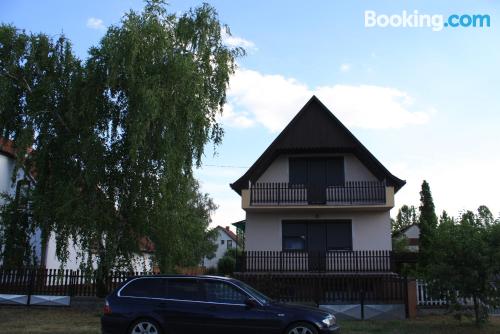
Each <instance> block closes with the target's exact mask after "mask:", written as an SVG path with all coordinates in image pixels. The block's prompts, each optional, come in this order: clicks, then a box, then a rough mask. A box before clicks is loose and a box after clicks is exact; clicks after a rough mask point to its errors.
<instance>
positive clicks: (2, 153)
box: [0, 137, 42, 265]
mask: <svg viewBox="0 0 500 334" xmlns="http://www.w3.org/2000/svg"><path fill="white" fill-rule="evenodd" d="M15 165H16V149H15V145H14V143H13V142H12V141H11V140H7V139H4V138H1V137H0V206H2V205H4V204H5V201H6V200H5V198H4V197H3V196H9V197H12V198H19V195H20V194H21V193H23V192H27V191H28V190H29V188H30V187H33V186H34V184H35V181H34V178H33V176H32V175H31V174H30V173H29V172H26V171H24V170H23V169H18V170H17V173H16V175H14V169H15ZM22 205H23V206H29V202H28V203H24V204H22ZM0 229H2V225H0ZM2 232H3V231H1V230H0V233H2ZM2 247H3V245H2V243H0V253H2V251H3V248H2ZM29 247H30V248H31V250H30V253H31V256H30V258H31V261H32V262H33V264H40V262H41V259H42V245H41V232H40V230H36V231H35V233H34V234H33V235H32V236H31V237H30V240H29ZM1 264H2V263H1V259H0V265H1Z"/></svg>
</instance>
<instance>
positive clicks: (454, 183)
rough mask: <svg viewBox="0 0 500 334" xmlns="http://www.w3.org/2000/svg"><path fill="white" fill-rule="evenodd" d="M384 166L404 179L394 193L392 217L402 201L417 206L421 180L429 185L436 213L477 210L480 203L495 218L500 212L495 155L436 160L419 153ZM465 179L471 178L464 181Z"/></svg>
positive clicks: (498, 167) (498, 162) (499, 166)
mask: <svg viewBox="0 0 500 334" xmlns="http://www.w3.org/2000/svg"><path fill="white" fill-rule="evenodd" d="M405 160H407V159H406V158H405ZM387 167H388V168H389V170H390V171H391V172H393V173H394V174H395V175H397V176H401V177H403V178H405V179H406V181H407V183H406V185H405V186H404V187H403V188H402V189H401V190H400V191H399V192H398V193H397V194H396V203H395V204H396V205H395V209H394V210H393V211H392V212H391V215H392V216H395V215H396V214H397V210H398V209H399V207H401V205H403V204H408V205H415V206H416V207H418V205H419V201H420V197H419V192H420V187H421V184H422V181H423V180H424V179H425V180H427V181H428V182H429V185H430V187H431V192H432V197H433V199H434V204H435V205H436V213H437V214H438V216H439V215H440V214H441V212H442V211H443V210H446V211H447V212H448V214H450V215H453V216H457V215H458V214H459V213H460V212H462V211H464V210H472V211H476V210H477V208H478V207H479V206H480V205H486V206H488V207H489V208H490V210H491V211H492V212H493V215H494V216H495V217H497V216H499V215H500V205H499V204H498V201H497V200H496V199H497V198H498V189H499V188H500V178H494V177H493V178H492V177H491V175H496V174H497V171H498V170H500V159H498V158H497V157H484V156H483V157H481V156H460V157H456V158H448V159H441V160H438V159H437V158H436V157H433V156H421V157H418V158H415V159H411V158H408V161H406V162H404V163H403V162H398V163H388V164H387ZM471 177H472V179H470V178H471ZM467 178H469V179H470V180H469V181H467Z"/></svg>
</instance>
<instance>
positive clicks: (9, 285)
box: [0, 268, 153, 296]
mask: <svg viewBox="0 0 500 334" xmlns="http://www.w3.org/2000/svg"><path fill="white" fill-rule="evenodd" d="M151 274H153V273H146V272H119V271H114V272H110V273H109V274H108V275H107V277H106V278H105V280H104V281H105V284H106V288H107V290H108V291H111V290H113V289H114V288H116V287H117V286H118V285H120V284H121V283H122V282H124V281H125V280H127V278H128V277H130V276H136V275H151ZM0 294H20V295H34V294H39V295H53V296H95V295H96V276H95V273H94V272H86V271H81V270H62V269H45V268H29V269H4V268H0Z"/></svg>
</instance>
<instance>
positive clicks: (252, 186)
mask: <svg viewBox="0 0 500 334" xmlns="http://www.w3.org/2000/svg"><path fill="white" fill-rule="evenodd" d="M404 185H405V181H403V180H401V179H399V178H397V177H396V176H394V175H393V174H391V173H390V172H389V171H388V170H387V168H385V167H384V166H383V165H382V164H381V163H380V162H379V161H378V160H377V158H375V156H374V155H373V154H372V153H370V151H368V149H367V148H366V147H365V146H364V145H363V144H362V143H361V142H360V141H359V140H358V139H357V138H356V137H355V136H354V135H353V134H352V133H351V132H350V131H349V130H348V129H347V128H346V127H345V126H344V125H343V124H342V123H341V122H340V121H339V120H338V119H337V118H336V117H335V116H334V115H333V114H332V113H331V112H330V111H329V110H328V108H327V107H326V106H325V105H324V104H323V103H321V101H320V100H319V99H318V98H317V97H315V96H313V97H312V98H311V99H310V100H309V101H308V102H307V103H306V104H305V106H304V107H303V108H302V109H301V110H300V111H299V112H298V114H297V115H296V116H295V117H294V118H293V119H292V121H291V122H290V123H289V124H288V125H287V126H286V127H285V129H284V130H283V131H282V132H281V133H280V134H279V135H278V137H277V138H276V139H275V140H274V141H273V142H272V143H271V145H270V146H269V147H268V148H267V149H266V150H265V151H264V153H263V154H262V155H261V156H260V157H259V158H258V159H257V161H256V162H255V163H254V164H253V165H252V166H251V167H250V168H249V169H248V170H247V171H246V173H245V174H244V175H243V176H241V177H240V178H239V179H238V180H236V181H235V182H234V183H232V184H231V188H232V189H233V190H234V191H236V192H237V193H238V194H239V195H240V196H241V201H242V208H243V210H245V212H246V219H245V251H246V253H247V260H246V261H247V263H246V264H247V270H248V266H249V265H250V263H252V266H253V267H252V268H253V269H255V270H258V269H260V270H264V269H265V270H267V271H273V270H280V271H282V270H283V269H284V268H285V269H286V268H288V269H294V270H297V269H298V268H302V269H303V270H309V271H311V270H312V271H316V270H319V271H325V270H326V271H328V270H334V271H335V270H340V269H339V268H336V266H338V264H335V263H336V262H335V261H337V260H338V257H339V256H342V257H344V258H345V257H347V258H352V259H356V261H354V260H352V261H351V262H349V263H351V264H352V265H354V263H356V266H357V269H356V270H357V271H359V270H360V268H361V269H362V267H363V265H364V266H365V267H366V268H368V267H370V266H371V265H374V263H373V261H375V262H376V263H375V264H376V265H375V267H370V268H372V269H373V268H375V270H378V269H376V268H382V269H384V270H385V269H387V268H386V266H385V264H383V265H382V264H380V261H381V260H380V259H382V258H384V256H386V258H387V259H389V253H390V251H391V247H392V245H391V219H390V215H389V211H390V210H391V208H392V207H393V206H394V196H395V194H396V193H397V191H398V190H399V189H401V187H403V186H404ZM252 252H253V253H252ZM255 252H260V253H259V254H258V255H256V257H257V256H258V257H260V258H261V259H262V258H263V257H264V258H265V257H268V258H269V257H272V259H274V260H276V261H267V260H266V261H265V260H258V261H255V258H253V259H252V258H250V257H251V256H252V254H254V255H255V254H256V253H255ZM270 254H271V255H270ZM353 254H354V255H355V256H356V258H354V257H352V256H354V255H353ZM377 254H378V255H377ZM382 254H383V255H382ZM358 256H362V257H363V260H362V261H361V262H362V263H363V265H361V267H360V266H359V262H360V261H358V260H359V257H358ZM283 257H285V258H287V259H288V260H287V261H285V262H286V263H285V264H284V263H283ZM370 257H371V259H372V260H373V261H371V262H370V260H369V259H370ZM272 259H271V260H272ZM278 259H279V260H278ZM290 259H295V260H290ZM268 260H269V259H268ZM290 261H292V262H293V263H291V262H290ZM384 261H385V260H384ZM256 262H257V264H255V263H256ZM270 263H271V264H270ZM384 263H385V262H384ZM351 264H348V265H347V267H345V266H344V267H343V268H344V269H342V270H348V271H349V270H351V269H352V268H350V266H351ZM262 266H264V267H265V268H264V267H262ZM278 266H279V268H278Z"/></svg>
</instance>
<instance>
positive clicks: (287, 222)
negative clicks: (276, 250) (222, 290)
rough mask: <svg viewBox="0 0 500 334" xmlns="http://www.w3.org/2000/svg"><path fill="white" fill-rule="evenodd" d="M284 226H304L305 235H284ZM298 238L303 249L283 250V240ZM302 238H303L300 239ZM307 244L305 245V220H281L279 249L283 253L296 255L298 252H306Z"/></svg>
mask: <svg viewBox="0 0 500 334" xmlns="http://www.w3.org/2000/svg"><path fill="white" fill-rule="evenodd" d="M285 225H305V234H304V235H298V234H297V235H286V236H285V234H284V226H285ZM298 237H300V238H301V239H303V240H304V249H285V238H298ZM302 237H304V238H302ZM308 247H309V246H308V243H307V221H305V220H283V221H282V222H281V249H282V251H284V252H293V253H298V252H307V249H308Z"/></svg>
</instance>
